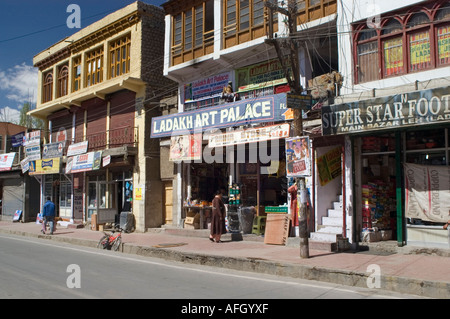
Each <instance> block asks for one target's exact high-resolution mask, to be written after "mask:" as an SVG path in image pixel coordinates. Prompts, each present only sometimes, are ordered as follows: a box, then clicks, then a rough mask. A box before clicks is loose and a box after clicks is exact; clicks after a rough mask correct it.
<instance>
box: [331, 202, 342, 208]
mask: <svg viewBox="0 0 450 319" xmlns="http://www.w3.org/2000/svg"><path fill="white" fill-rule="evenodd" d="M333 207H334V209H336V210H342V202H333Z"/></svg>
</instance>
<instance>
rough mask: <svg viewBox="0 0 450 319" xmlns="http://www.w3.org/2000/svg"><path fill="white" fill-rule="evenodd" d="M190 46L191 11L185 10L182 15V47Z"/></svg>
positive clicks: (188, 47) (186, 48) (187, 47)
mask: <svg viewBox="0 0 450 319" xmlns="http://www.w3.org/2000/svg"><path fill="white" fill-rule="evenodd" d="M191 48H192V11H190V10H189V11H186V13H185V16H184V49H185V50H190V49H191Z"/></svg>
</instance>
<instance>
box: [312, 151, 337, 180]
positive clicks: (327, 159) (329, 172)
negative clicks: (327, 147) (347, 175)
mask: <svg viewBox="0 0 450 319" xmlns="http://www.w3.org/2000/svg"><path fill="white" fill-rule="evenodd" d="M317 170H318V171H319V181H320V185H321V186H324V185H326V184H328V183H329V182H331V181H332V180H333V179H335V178H336V177H338V176H341V172H342V165H341V148H340V147H336V148H335V149H332V150H331V151H329V152H327V153H325V154H324V155H322V156H319V157H318V158H317Z"/></svg>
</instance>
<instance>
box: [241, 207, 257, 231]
mask: <svg viewBox="0 0 450 319" xmlns="http://www.w3.org/2000/svg"><path fill="white" fill-rule="evenodd" d="M238 215H239V224H240V229H241V231H242V232H243V233H244V234H251V233H252V228H253V217H254V215H255V208H253V207H239V209H238Z"/></svg>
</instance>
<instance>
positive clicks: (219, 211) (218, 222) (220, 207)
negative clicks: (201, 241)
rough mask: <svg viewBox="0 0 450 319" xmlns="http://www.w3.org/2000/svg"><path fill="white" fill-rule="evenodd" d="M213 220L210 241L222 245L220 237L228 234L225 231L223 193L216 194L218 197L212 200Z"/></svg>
mask: <svg viewBox="0 0 450 319" xmlns="http://www.w3.org/2000/svg"><path fill="white" fill-rule="evenodd" d="M212 207H213V208H212V219H211V234H210V235H209V240H211V241H212V242H214V241H215V242H216V243H221V242H222V241H221V240H220V237H221V236H222V234H225V233H226V229H225V205H224V204H223V201H222V193H221V192H220V191H217V192H216V196H214V199H213V200H212Z"/></svg>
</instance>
